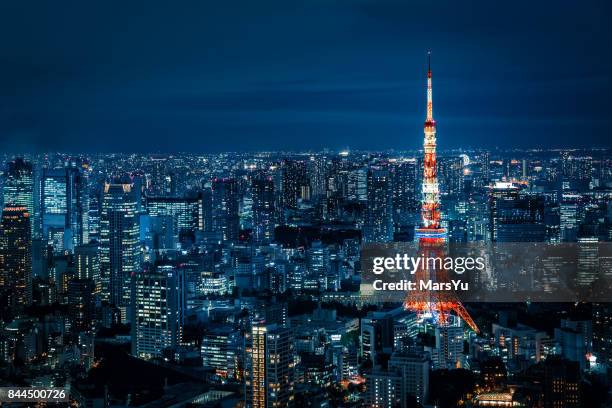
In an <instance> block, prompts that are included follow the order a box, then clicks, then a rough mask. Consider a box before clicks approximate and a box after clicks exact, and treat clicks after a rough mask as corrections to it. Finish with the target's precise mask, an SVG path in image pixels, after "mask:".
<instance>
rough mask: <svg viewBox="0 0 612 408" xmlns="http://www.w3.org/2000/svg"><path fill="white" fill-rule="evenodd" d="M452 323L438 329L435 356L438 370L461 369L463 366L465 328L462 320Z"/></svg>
mask: <svg viewBox="0 0 612 408" xmlns="http://www.w3.org/2000/svg"><path fill="white" fill-rule="evenodd" d="M450 320H451V321H450V322H449V323H448V324H446V325H444V326H438V327H436V334H435V336H436V353H435V355H434V356H433V358H434V366H435V367H436V368H447V369H453V368H459V367H461V366H462V365H463V357H464V356H463V327H461V320H459V319H458V318H456V317H452V318H451V319H450Z"/></svg>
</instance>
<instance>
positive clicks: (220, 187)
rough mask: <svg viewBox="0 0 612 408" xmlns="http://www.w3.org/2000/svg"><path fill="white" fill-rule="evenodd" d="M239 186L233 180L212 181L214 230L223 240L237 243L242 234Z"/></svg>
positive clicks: (218, 179) (219, 179)
mask: <svg viewBox="0 0 612 408" xmlns="http://www.w3.org/2000/svg"><path fill="white" fill-rule="evenodd" d="M238 204H239V197H238V185H237V183H236V180H235V179H232V178H215V179H213V181H212V230H213V231H215V232H220V233H221V234H222V237H223V240H225V241H236V240H237V239H238V234H239V233H240V213H239V211H238V209H239V206H238Z"/></svg>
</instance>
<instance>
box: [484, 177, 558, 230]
mask: <svg viewBox="0 0 612 408" xmlns="http://www.w3.org/2000/svg"><path fill="white" fill-rule="evenodd" d="M489 203H490V207H489V211H490V221H489V228H490V231H489V233H490V236H491V240H492V241H493V242H545V241H546V223H545V220H544V208H545V206H544V198H543V197H540V196H535V195H528V194H520V193H519V192H518V190H517V189H516V188H515V187H513V186H505V185H503V186H500V185H499V184H498V185H497V186H496V187H494V188H493V190H492V191H491V193H490V202H489Z"/></svg>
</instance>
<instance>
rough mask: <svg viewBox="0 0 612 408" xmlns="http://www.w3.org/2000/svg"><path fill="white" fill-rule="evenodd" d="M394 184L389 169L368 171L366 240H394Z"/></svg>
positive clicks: (364, 232)
mask: <svg viewBox="0 0 612 408" xmlns="http://www.w3.org/2000/svg"><path fill="white" fill-rule="evenodd" d="M392 191H393V186H392V182H391V177H390V174H389V172H388V171H387V170H384V169H379V168H372V169H370V170H369V171H368V201H367V208H366V215H365V222H364V226H363V238H364V240H365V241H366V242H390V241H392V240H393V194H392Z"/></svg>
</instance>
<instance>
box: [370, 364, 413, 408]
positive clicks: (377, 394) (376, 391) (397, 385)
mask: <svg viewBox="0 0 612 408" xmlns="http://www.w3.org/2000/svg"><path fill="white" fill-rule="evenodd" d="M365 400H366V404H367V406H368V407H372V408H391V407H404V406H405V403H404V405H402V375H401V373H400V372H398V371H395V370H390V371H387V370H379V369H375V370H373V372H372V373H371V374H368V375H367V378H366V395H365Z"/></svg>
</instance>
